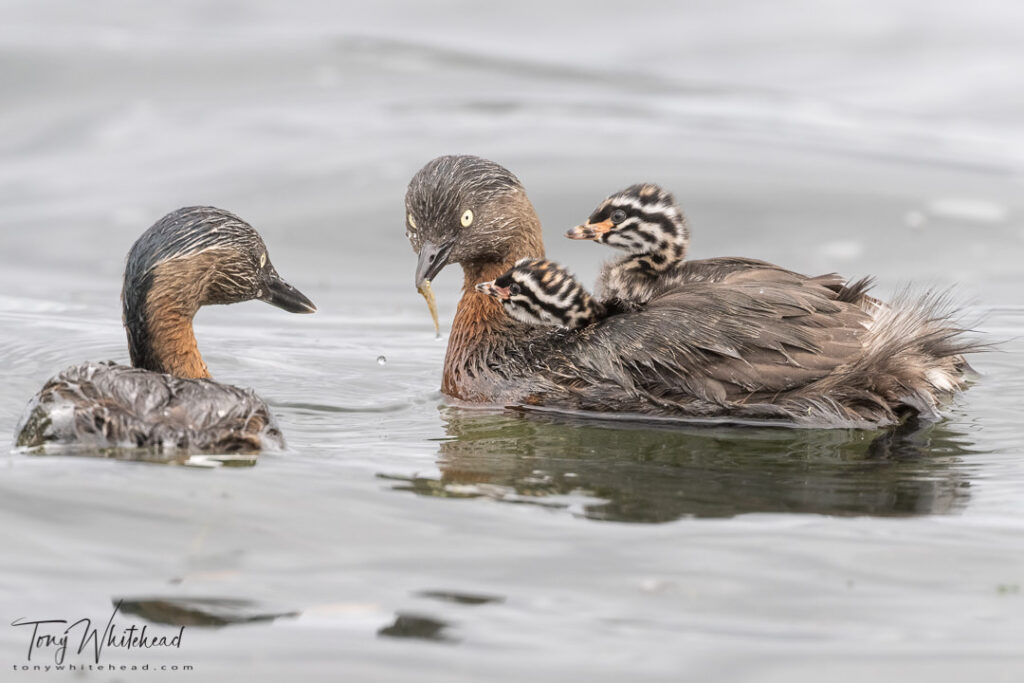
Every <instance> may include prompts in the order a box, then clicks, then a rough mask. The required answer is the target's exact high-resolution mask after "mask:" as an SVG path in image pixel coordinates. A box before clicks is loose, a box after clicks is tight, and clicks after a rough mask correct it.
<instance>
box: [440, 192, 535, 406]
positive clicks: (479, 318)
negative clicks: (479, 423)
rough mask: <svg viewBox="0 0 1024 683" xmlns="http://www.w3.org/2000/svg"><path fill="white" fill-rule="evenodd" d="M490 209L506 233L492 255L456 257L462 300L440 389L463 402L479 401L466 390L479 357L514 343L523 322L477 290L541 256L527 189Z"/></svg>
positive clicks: (497, 201) (478, 369)
mask: <svg viewBox="0 0 1024 683" xmlns="http://www.w3.org/2000/svg"><path fill="white" fill-rule="evenodd" d="M488 208H489V209H490V210H493V211H494V213H495V214H497V215H499V216H501V219H500V220H498V221H496V229H497V230H502V231H504V235H505V236H507V238H506V239H503V240H502V241H501V242H500V243H499V244H498V248H497V249H496V250H495V251H494V252H491V253H487V254H484V255H482V256H481V257H479V258H472V259H469V260H465V261H459V265H460V266H462V273H463V280H462V298H461V299H459V304H458V307H457V308H456V310H455V319H454V320H453V321H452V331H451V336H450V338H449V340H448V351H447V353H446V354H445V359H444V371H443V372H444V374H443V376H442V380H441V391H442V392H443V393H445V394H447V395H449V396H453V397H455V398H459V399H462V400H467V401H472V400H479V397H478V396H475V395H474V392H473V391H472V389H471V388H470V385H471V383H472V382H473V381H474V380H476V379H477V378H478V376H479V374H480V373H481V372H487V371H488V370H490V369H491V368H487V367H481V366H483V365H485V364H484V362H483V360H482V359H483V358H484V357H485V356H489V355H491V354H492V353H493V352H494V350H495V349H497V348H500V347H502V346H507V345H510V344H513V343H514V342H515V341H516V340H517V339H518V338H519V337H520V336H521V335H522V333H523V331H524V330H525V326H524V325H523V324H522V323H519V322H517V321H515V320H513V319H511V318H509V317H508V316H507V315H505V311H504V310H502V308H501V304H499V303H498V302H497V301H495V300H494V299H493V298H491V297H489V296H487V295H486V294H483V293H481V292H479V291H477V289H476V285H477V284H479V283H481V282H486V281H489V280H494V279H495V278H497V277H499V276H500V275H501V274H502V273H504V272H506V271H507V270H509V269H510V268H511V267H512V266H513V265H515V263H516V261H518V260H520V259H522V258H541V257H543V256H544V240H543V237H542V231H541V225H540V219H539V218H538V217H537V212H536V210H535V209H534V208H533V204H532V203H531V202H530V200H529V198H528V197H527V196H526V193H525V192H524V191H523V190H522V189H516V190H513V191H510V192H509V193H507V194H505V195H503V196H500V197H498V198H496V199H493V200H492V201H491V205H490V207H488Z"/></svg>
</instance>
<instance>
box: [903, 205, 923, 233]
mask: <svg viewBox="0 0 1024 683" xmlns="http://www.w3.org/2000/svg"><path fill="white" fill-rule="evenodd" d="M903 222H904V223H906V224H907V227H908V228H911V229H915V230H916V229H920V228H923V227H924V226H925V224H926V223H927V222H928V216H926V215H925V214H924V212H923V211H918V210H917V209H913V210H911V211H907V212H906V213H905V214H904V215H903Z"/></svg>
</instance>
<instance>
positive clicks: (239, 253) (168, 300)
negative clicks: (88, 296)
mask: <svg viewBox="0 0 1024 683" xmlns="http://www.w3.org/2000/svg"><path fill="white" fill-rule="evenodd" d="M250 299H260V300H261V301H265V302H267V303H269V304H273V305H274V306H277V307H279V308H282V309H284V310H286V311H289V312H291V313H312V312H314V311H315V310H316V306H314V305H313V302H312V301H310V300H309V299H308V298H306V296H305V295H303V294H302V293H301V292H299V291H298V290H297V289H295V288H294V287H292V286H291V285H289V284H288V283H287V282H285V281H284V280H283V279H282V278H281V276H280V275H278V274H277V271H276V270H275V269H274V266H273V264H272V263H271V262H270V255H269V254H268V253H267V247H266V245H265V244H264V243H263V239H262V238H261V237H260V235H259V233H257V232H256V230H255V229H254V228H253V227H252V226H250V225H249V224H248V223H246V222H245V221H243V220H242V219H241V218H239V217H238V216H235V215H234V214H232V213H229V212H227V211H224V210H221V209H216V208H213V207H208V206H193V207H187V208H183V209H179V210H177V211H174V212H172V213H169V214H167V215H166V216H164V217H163V218H161V219H160V220H159V221H157V222H156V224H154V225H153V226H152V227H151V228H149V229H148V230H147V231H146V232H145V233H143V235H142V236H141V237H140V238H139V239H138V240H137V241H136V242H135V244H134V245H132V248H131V251H129V253H128V262H127V265H126V267H125V274H124V289H123V290H122V292H121V302H122V307H123V314H124V324H125V330H126V331H127V333H128V347H129V351H130V353H131V359H132V365H133V366H135V367H137V368H144V369H146V370H153V371H155V372H165V373H168V374H172V375H175V376H178V377H208V376H209V373H208V372H207V370H206V366H205V364H204V363H203V362H202V358H201V356H200V355H199V352H198V350H197V349H196V346H195V337H194V335H193V334H192V318H193V317H194V316H195V314H196V312H197V311H198V310H199V308H200V307H201V306H207V305H211V304H232V303H238V302H241V301H248V300H250Z"/></svg>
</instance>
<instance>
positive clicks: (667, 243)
mask: <svg viewBox="0 0 1024 683" xmlns="http://www.w3.org/2000/svg"><path fill="white" fill-rule="evenodd" d="M565 236H566V237H568V238H569V239H574V240H594V241H596V242H600V243H602V244H607V245H608V246H610V247H615V248H616V249H623V250H625V251H628V252H629V253H630V254H649V255H654V256H655V257H654V259H653V265H655V266H658V265H665V264H667V263H674V262H679V261H682V260H683V259H684V258H686V249H687V247H688V246H689V243H690V231H689V228H688V227H687V225H686V218H685V217H684V216H683V212H682V211H681V210H680V209H679V206H678V205H677V204H676V200H675V198H674V197H673V196H672V194H671V193H670V192H667V191H665V190H663V189H662V188H661V187H659V186H657V185H654V184H651V183H641V184H638V185H630V186H629V187H627V188H626V189H625V190H622V191H620V192H616V193H615V194H613V195H611V196H610V197H608V198H607V199H605V200H604V201H603V202H601V204H600V205H599V206H598V207H597V208H596V209H595V210H594V212H593V213H592V214H590V218H589V219H587V222H586V223H584V224H583V225H578V226H576V227H575V228H572V229H571V230H569V231H568V232H567V233H566V235H565Z"/></svg>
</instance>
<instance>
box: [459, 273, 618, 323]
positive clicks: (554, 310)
mask: <svg viewBox="0 0 1024 683" xmlns="http://www.w3.org/2000/svg"><path fill="white" fill-rule="evenodd" d="M476 289H477V291H478V292H482V293H484V294H487V295H488V296H492V297H494V298H495V299H497V300H498V301H499V302H500V303H501V306H502V308H504V309H505V312H506V313H507V314H508V315H509V316H510V317H512V318H514V319H516V320H518V321H520V322H524V323H527V324H529V325H546V326H555V327H565V328H568V329H571V330H572V329H578V328H580V327H585V326H587V325H589V324H590V323H592V322H594V321H596V320H597V319H598V318H600V317H601V316H602V315H603V313H604V309H603V306H602V305H601V304H599V303H598V302H596V301H594V300H593V299H592V298H591V296H590V294H589V293H588V292H587V290H586V289H585V288H584V287H583V285H581V284H580V283H579V281H578V280H577V279H576V278H575V277H573V275H572V273H570V272H569V271H568V270H567V269H566V268H565V267H563V266H560V265H558V264H557V263H553V262H552V261H547V260H545V259H534V258H524V259H520V260H519V261H517V262H516V264H515V265H514V266H513V267H512V268H511V269H509V270H508V271H506V272H505V273H504V274H502V275H501V276H500V277H498V278H496V279H494V280H491V281H489V282H481V283H480V284H478V285H477V286H476Z"/></svg>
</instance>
